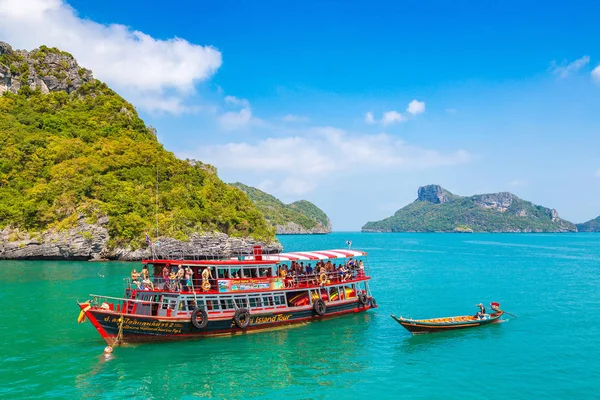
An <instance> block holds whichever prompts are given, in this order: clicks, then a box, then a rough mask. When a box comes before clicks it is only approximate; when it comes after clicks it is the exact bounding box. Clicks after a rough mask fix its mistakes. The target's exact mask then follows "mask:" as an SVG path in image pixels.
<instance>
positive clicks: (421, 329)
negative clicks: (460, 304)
mask: <svg viewBox="0 0 600 400" xmlns="http://www.w3.org/2000/svg"><path fill="white" fill-rule="evenodd" d="M490 306H491V308H492V310H494V312H493V313H492V314H480V315H476V316H475V315H460V316H456V317H445V318H431V319H411V318H402V317H399V318H398V317H396V316H394V315H392V316H391V317H392V318H393V319H394V320H396V322H398V323H399V324H400V325H402V326H403V327H405V328H406V329H407V330H408V331H409V332H410V333H412V334H413V335H419V334H422V333H432V332H443V331H449V330H454V329H464V328H474V327H476V326H482V325H489V324H494V323H497V322H500V320H501V319H500V317H501V316H502V314H504V311H502V310H500V303H496V302H493V303H490Z"/></svg>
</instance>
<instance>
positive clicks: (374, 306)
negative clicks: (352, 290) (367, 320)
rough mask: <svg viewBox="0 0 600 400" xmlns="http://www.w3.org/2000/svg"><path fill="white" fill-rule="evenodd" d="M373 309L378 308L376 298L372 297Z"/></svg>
mask: <svg viewBox="0 0 600 400" xmlns="http://www.w3.org/2000/svg"><path fill="white" fill-rule="evenodd" d="M371 307H373V308H377V302H376V301H375V299H374V298H372V297H371Z"/></svg>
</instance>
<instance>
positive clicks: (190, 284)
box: [185, 265, 194, 290]
mask: <svg viewBox="0 0 600 400" xmlns="http://www.w3.org/2000/svg"><path fill="white" fill-rule="evenodd" d="M192 276H194V271H192V268H191V267H190V266H189V265H188V266H186V267H185V286H186V289H187V290H189V289H190V288H193V287H194V285H193V282H192Z"/></svg>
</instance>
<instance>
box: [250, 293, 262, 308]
mask: <svg viewBox="0 0 600 400" xmlns="http://www.w3.org/2000/svg"><path fill="white" fill-rule="evenodd" d="M248 300H249V302H250V307H251V308H257V307H262V306H263V305H262V301H261V296H260V295H253V296H249V297H248Z"/></svg>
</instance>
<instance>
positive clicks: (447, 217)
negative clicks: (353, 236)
mask: <svg viewBox="0 0 600 400" xmlns="http://www.w3.org/2000/svg"><path fill="white" fill-rule="evenodd" d="M362 231H363V232H577V227H576V226H575V224H573V223H571V222H569V221H565V220H563V219H561V218H559V216H558V213H557V212H556V210H554V209H550V208H546V207H543V206H539V205H535V204H533V203H531V202H529V201H525V200H522V199H520V198H519V197H517V196H515V195H514V194H512V193H508V192H501V193H492V194H479V195H474V196H470V197H463V196H458V195H455V194H452V193H450V192H449V191H447V190H446V189H444V188H442V187H441V186H439V185H428V186H422V187H420V188H419V191H418V197H417V199H416V200H415V201H414V202H412V203H411V204H409V205H407V206H406V207H403V208H401V209H400V210H398V211H396V213H395V214H394V215H393V216H391V217H389V218H386V219H383V220H381V221H375V222H368V223H366V224H365V225H364V226H363V227H362Z"/></svg>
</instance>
